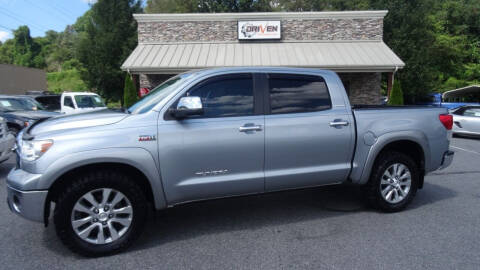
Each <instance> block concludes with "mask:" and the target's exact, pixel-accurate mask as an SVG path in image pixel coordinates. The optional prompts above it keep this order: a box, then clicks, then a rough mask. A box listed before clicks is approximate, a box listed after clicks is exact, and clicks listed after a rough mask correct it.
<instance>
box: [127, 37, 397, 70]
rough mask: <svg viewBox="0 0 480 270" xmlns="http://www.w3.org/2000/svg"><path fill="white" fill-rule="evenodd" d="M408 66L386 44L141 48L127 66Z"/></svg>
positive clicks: (218, 44)
mask: <svg viewBox="0 0 480 270" xmlns="http://www.w3.org/2000/svg"><path fill="white" fill-rule="evenodd" d="M404 65H405V64H404V63H403V62H402V60H400V58H398V56H397V55H395V53H394V52H393V51H392V50H391V49H390V48H389V47H388V46H387V45H386V44H385V43H383V42H382V41H312V42H263V43H259V42H252V43H246V42H245V43H239V42H231V43H224V42H221V43H220V42H217V43H164V44H153V43H152V44H148V43H146V44H139V45H138V46H137V47H136V48H135V50H134V51H133V52H132V54H130V56H129V57H128V58H127V60H126V61H125V62H124V63H123V65H122V69H123V70H126V71H129V72H131V73H164V74H169V73H179V72H183V71H186V70H191V69H200V68H209V67H231V66H287V67H309V68H324V69H331V70H334V71H337V72H389V71H394V70H396V69H398V68H402V67H403V66H404Z"/></svg>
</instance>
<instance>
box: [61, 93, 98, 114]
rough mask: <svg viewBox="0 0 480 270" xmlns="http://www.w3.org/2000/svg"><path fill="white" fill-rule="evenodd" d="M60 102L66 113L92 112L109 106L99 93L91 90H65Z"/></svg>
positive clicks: (62, 109)
mask: <svg viewBox="0 0 480 270" xmlns="http://www.w3.org/2000/svg"><path fill="white" fill-rule="evenodd" d="M60 104H61V112H62V113H65V114H74V113H83V112H91V111H98V110H103V109H106V108H107V106H106V105H105V103H104V102H103V100H102V98H101V97H100V96H99V95H97V94H95V93H90V92H64V93H63V94H62V96H61V99H60Z"/></svg>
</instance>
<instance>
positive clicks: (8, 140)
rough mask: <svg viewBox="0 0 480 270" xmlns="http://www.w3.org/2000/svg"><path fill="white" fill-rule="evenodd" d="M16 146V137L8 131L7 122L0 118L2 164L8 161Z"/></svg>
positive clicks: (0, 154)
mask: <svg viewBox="0 0 480 270" xmlns="http://www.w3.org/2000/svg"><path fill="white" fill-rule="evenodd" d="M14 144H15V137H14V136H13V134H12V133H11V132H10V131H9V130H8V127H7V121H5V119H4V118H3V117H0V163H2V162H4V161H6V160H8V158H10V154H11V153H12V147H13V145H14Z"/></svg>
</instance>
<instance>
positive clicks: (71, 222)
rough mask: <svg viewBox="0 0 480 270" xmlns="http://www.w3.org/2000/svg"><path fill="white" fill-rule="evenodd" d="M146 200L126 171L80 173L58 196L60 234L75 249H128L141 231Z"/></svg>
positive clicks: (90, 251)
mask: <svg viewBox="0 0 480 270" xmlns="http://www.w3.org/2000/svg"><path fill="white" fill-rule="evenodd" d="M146 212H147V202H146V199H145V195H144V193H143V192H142V190H141V189H140V188H139V187H138V185H136V184H135V182H133V181H132V180H131V179H129V177H128V176H127V175H125V174H122V173H119V172H114V171H110V170H105V171H98V172H90V173H86V174H83V175H81V176H78V177H77V178H76V179H74V180H73V181H72V183H71V184H70V185H69V186H68V187H67V188H66V189H65V190H64V192H62V193H61V195H60V196H59V198H58V200H57V203H56V206H55V212H54V223H55V229H56V232H57V235H58V236H59V237H60V239H61V240H62V242H63V243H64V244H65V245H66V246H67V247H69V248H70V249H71V250H72V251H74V252H77V253H80V254H82V255H85V256H103V255H108V254H113V253H117V252H120V251H121V250H123V249H125V248H127V247H128V246H129V245H130V244H131V243H132V242H133V241H134V240H135V239H136V238H137V237H138V236H139V235H140V233H141V231H142V229H143V225H144V223H145V217H146Z"/></svg>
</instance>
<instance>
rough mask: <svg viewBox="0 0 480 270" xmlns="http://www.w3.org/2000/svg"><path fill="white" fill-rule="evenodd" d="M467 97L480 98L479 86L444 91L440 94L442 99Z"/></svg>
mask: <svg viewBox="0 0 480 270" xmlns="http://www.w3.org/2000/svg"><path fill="white" fill-rule="evenodd" d="M469 95H477V96H480V85H470V86H465V87H462V88H458V89H453V90H449V91H446V92H444V93H443V94H442V98H444V99H445V98H454V97H465V96H469Z"/></svg>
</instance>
